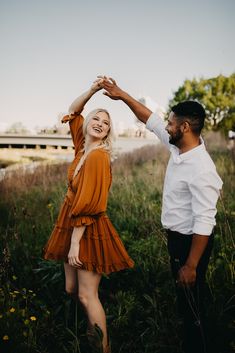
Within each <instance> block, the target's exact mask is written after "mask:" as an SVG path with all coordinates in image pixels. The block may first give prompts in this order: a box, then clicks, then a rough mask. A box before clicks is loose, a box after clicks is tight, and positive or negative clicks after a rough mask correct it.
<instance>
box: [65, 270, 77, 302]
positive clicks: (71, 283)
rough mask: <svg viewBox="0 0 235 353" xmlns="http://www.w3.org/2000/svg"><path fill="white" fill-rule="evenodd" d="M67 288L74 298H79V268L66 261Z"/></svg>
mask: <svg viewBox="0 0 235 353" xmlns="http://www.w3.org/2000/svg"><path fill="white" fill-rule="evenodd" d="M64 272H65V290H66V292H67V293H68V294H69V295H70V296H71V297H72V298H73V299H74V300H78V278H77V269H76V268H74V267H72V266H70V265H69V264H68V263H64Z"/></svg>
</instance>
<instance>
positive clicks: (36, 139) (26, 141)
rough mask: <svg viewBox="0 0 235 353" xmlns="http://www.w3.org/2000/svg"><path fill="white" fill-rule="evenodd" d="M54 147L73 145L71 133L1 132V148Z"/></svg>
mask: <svg viewBox="0 0 235 353" xmlns="http://www.w3.org/2000/svg"><path fill="white" fill-rule="evenodd" d="M48 146H51V147H54V148H68V147H73V142H72V138H71V135H56V134H54V135H18V134H0V148H11V147H12V148H43V149H44V148H46V147H48Z"/></svg>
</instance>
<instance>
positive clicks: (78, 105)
mask: <svg viewBox="0 0 235 353" xmlns="http://www.w3.org/2000/svg"><path fill="white" fill-rule="evenodd" d="M102 83H103V79H102V78H101V79H98V80H96V81H94V83H93V84H92V86H91V87H90V89H89V90H88V91H86V92H85V93H83V94H81V96H79V97H78V98H76V99H75V100H74V101H73V103H72V104H71V105H70V107H69V113H70V114H74V113H76V114H80V113H81V112H82V110H83V108H84V106H85V104H86V103H87V102H88V101H89V99H90V98H91V97H92V96H93V95H94V94H95V93H96V92H98V91H99V90H101V88H102V86H101V84H102Z"/></svg>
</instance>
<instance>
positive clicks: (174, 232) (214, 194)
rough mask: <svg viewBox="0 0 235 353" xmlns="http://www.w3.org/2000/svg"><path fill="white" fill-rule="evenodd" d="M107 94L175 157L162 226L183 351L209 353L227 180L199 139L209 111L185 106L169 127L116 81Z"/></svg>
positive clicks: (107, 87)
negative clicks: (208, 280) (207, 317)
mask: <svg viewBox="0 0 235 353" xmlns="http://www.w3.org/2000/svg"><path fill="white" fill-rule="evenodd" d="M104 78H105V77H104ZM103 88H104V89H105V90H106V91H105V92H104V94H105V95H106V96H108V97H110V98H111V99H114V100H122V101H123V102H124V103H125V104H127V105H128V106H129V108H130V109H131V110H132V111H133V113H134V114H135V115H136V117H137V118H138V119H139V120H140V121H142V122H143V123H145V124H146V127H147V129H149V130H150V131H152V132H153V133H154V134H156V135H157V136H158V138H159V139H160V140H161V141H162V142H163V143H164V144H165V145H166V147H167V148H168V149H169V150H170V152H171V156H170V160H169V163H168V166H167V170H166V175H165V181H164V189H163V201H162V216H161V221H162V224H163V227H164V228H165V229H166V233H167V245H168V251H169V255H170V262H171V269H172V274H173V277H174V280H175V283H176V292H177V299H178V307H179V313H180V316H181V317H182V319H183V349H184V352H185V353H194V352H195V353H196V352H197V353H206V352H207V348H206V346H207V344H206V337H205V331H206V330H205V329H204V324H205V323H204V313H205V312H204V309H203V301H204V284H205V275H206V270H207V267H208V262H209V257H210V254H211V250H212V244H213V228H214V226H215V215H216V203H217V200H218V197H219V191H220V189H221V187H222V180H221V179H220V177H219V175H218V174H217V172H216V168H215V165H214V163H213V161H212V159H211V158H210V156H209V154H208V152H207V151H206V148H205V145H204V142H203V139H202V138H201V136H200V134H201V130H202V128H203V126H204V120H205V116H206V114H205V110H204V108H203V107H202V105H201V104H199V103H198V102H195V101H184V102H181V103H179V104H177V105H175V106H174V107H172V110H171V113H170V115H169V117H168V123H167V124H166V123H165V122H164V121H163V120H162V119H161V118H160V117H159V116H158V114H157V113H152V111H151V110H149V109H148V108H147V107H145V106H144V105H143V104H141V103H140V102H138V101H136V100H135V99H134V98H132V97H131V96H130V95H129V94H128V93H126V92H125V91H123V90H122V89H120V88H119V87H118V86H117V84H116V82H115V81H114V80H113V79H111V78H105V81H104V83H103Z"/></svg>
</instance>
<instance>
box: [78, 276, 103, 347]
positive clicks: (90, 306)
mask: <svg viewBox="0 0 235 353" xmlns="http://www.w3.org/2000/svg"><path fill="white" fill-rule="evenodd" d="M77 278H78V297H79V300H80V302H81V303H82V305H83V306H84V308H85V310H86V313H87V316H88V320H89V324H90V325H92V326H93V325H95V324H97V325H98V326H99V327H100V328H101V330H102V332H103V347H104V348H106V347H107V344H108V339H107V328H106V316H105V312H104V309H103V306H102V304H101V302H100V300H99V295H98V289H99V284H100V280H101V275H99V274H98V273H95V272H92V271H86V270H77Z"/></svg>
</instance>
